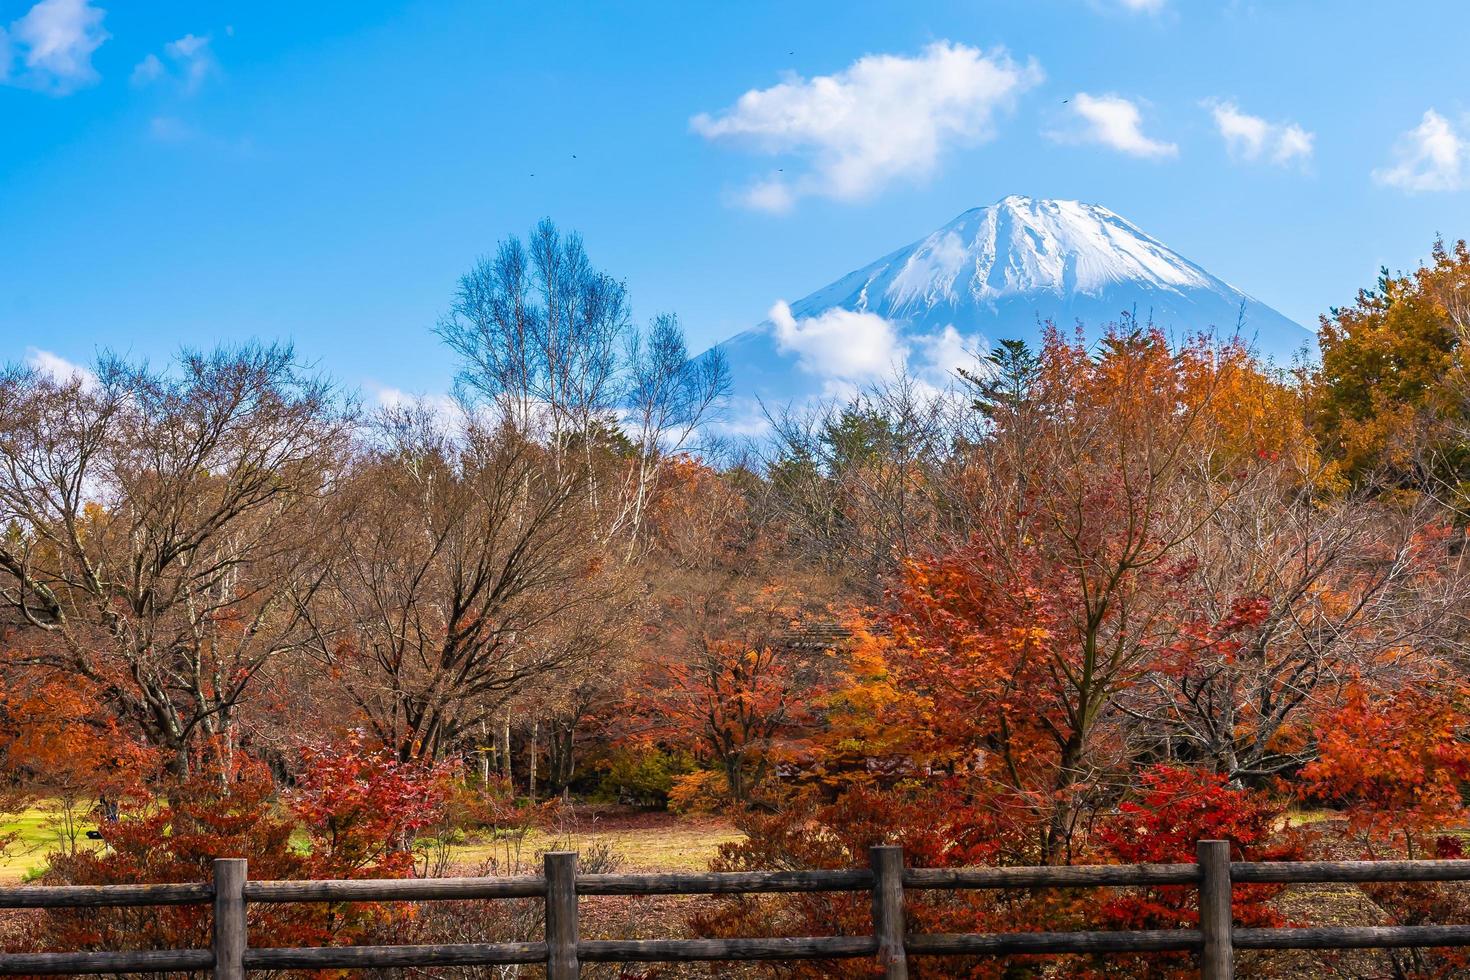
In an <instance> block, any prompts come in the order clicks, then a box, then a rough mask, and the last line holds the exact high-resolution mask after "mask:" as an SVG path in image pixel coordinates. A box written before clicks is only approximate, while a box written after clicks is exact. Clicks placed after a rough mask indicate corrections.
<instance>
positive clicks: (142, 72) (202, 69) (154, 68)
mask: <svg viewBox="0 0 1470 980" xmlns="http://www.w3.org/2000/svg"><path fill="white" fill-rule="evenodd" d="M209 40H210V39H209V35H207V34H206V35H205V36H203V37H200V36H199V35H197V34H185V35H184V36H183V37H181V38H179V39H178V40H176V41H170V42H168V43H167V44H165V45H164V46H163V53H164V56H165V57H166V58H167V63H165V61H164V59H163V58H159V57H158V55H156V54H149V55H148V56H147V57H145V58H144V59H143V60H142V61H140V62H138V64H137V66H136V67H134V68H133V77H132V81H133V84H135V85H147V84H149V83H150V82H155V81H157V80H159V79H160V78H164V77H169V78H172V79H174V80H175V81H177V82H178V84H179V86H180V87H182V88H183V90H184V91H185V92H186V93H190V94H192V93H194V92H196V91H198V90H199V86H201V85H203V84H204V82H205V80H206V79H208V78H209V76H210V75H213V74H214V73H215V72H216V71H217V70H218V68H219V62H217V61H216V60H215V57H214V49H213V48H211V47H210V44H209Z"/></svg>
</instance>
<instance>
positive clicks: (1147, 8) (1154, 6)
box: [1118, 0, 1168, 14]
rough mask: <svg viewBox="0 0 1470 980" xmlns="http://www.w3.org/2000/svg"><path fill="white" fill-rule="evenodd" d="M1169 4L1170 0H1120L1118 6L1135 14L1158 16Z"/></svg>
mask: <svg viewBox="0 0 1470 980" xmlns="http://www.w3.org/2000/svg"><path fill="white" fill-rule="evenodd" d="M1167 4H1168V0H1118V6H1120V7H1122V8H1123V9H1124V10H1127V11H1129V12H1130V13H1135V14H1156V13H1158V12H1159V11H1161V10H1163V9H1164V7H1165V6H1166V5H1167Z"/></svg>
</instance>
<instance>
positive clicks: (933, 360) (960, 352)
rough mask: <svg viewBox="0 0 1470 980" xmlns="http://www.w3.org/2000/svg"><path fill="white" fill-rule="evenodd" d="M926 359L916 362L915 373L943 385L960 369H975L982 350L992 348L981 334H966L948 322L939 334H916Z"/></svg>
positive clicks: (921, 351) (939, 385)
mask: <svg viewBox="0 0 1470 980" xmlns="http://www.w3.org/2000/svg"><path fill="white" fill-rule="evenodd" d="M914 339H915V341H916V342H917V343H918V345H919V350H920V353H921V354H922V355H923V357H922V360H920V361H919V362H918V363H916V364H914V365H912V368H913V370H914V373H916V374H917V375H918V376H919V377H921V378H922V379H924V380H925V381H928V382H929V383H931V384H933V385H934V386H936V387H939V388H943V387H945V386H946V385H948V384H949V383H950V382H952V381H954V379H955V372H956V371H958V370H959V369H960V368H973V367H974V366H975V361H976V357H977V356H978V354H979V352H982V351H986V350H989V349H990V345H989V344H987V343H986V342H985V338H984V337H982V336H980V335H979V334H962V333H960V332H959V331H958V330H956V329H955V328H954V324H952V323H951V324H948V325H947V326H945V328H944V329H943V330H940V331H938V332H937V333H931V334H927V335H924V336H921V337H915V338H914Z"/></svg>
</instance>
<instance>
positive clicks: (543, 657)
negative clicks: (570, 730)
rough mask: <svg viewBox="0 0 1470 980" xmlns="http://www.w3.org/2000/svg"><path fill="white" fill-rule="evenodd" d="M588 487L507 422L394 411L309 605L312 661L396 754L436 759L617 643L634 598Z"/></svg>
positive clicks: (345, 504)
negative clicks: (613, 637) (606, 553)
mask: <svg viewBox="0 0 1470 980" xmlns="http://www.w3.org/2000/svg"><path fill="white" fill-rule="evenodd" d="M587 487H588V480H587V476H586V474H585V473H584V472H583V471H582V470H580V469H577V468H565V467H558V466H557V464H556V463H555V461H554V460H553V459H552V454H551V453H550V452H549V451H548V449H547V448H546V447H545V446H543V445H541V444H539V443H537V442H535V441H533V440H530V439H527V438H526V437H525V436H524V435H523V434H522V433H520V432H517V431H516V430H515V429H514V428H512V427H511V426H509V425H507V424H504V423H499V424H492V425H481V424H479V423H477V422H474V421H473V420H471V422H470V423H469V424H468V426H467V429H466V431H465V432H464V433H462V434H456V435H449V434H445V433H444V432H443V431H442V430H441V429H440V428H438V427H437V426H436V425H435V423H434V420H433V419H432V418H430V417H429V416H428V415H427V414H426V413H424V412H422V411H409V412H397V413H389V414H388V415H387V416H386V417H385V419H384V425H383V427H382V433H381V439H380V441H379V443H378V444H376V445H368V446H365V447H363V448H362V449H360V451H359V453H358V455H357V458H356V459H355V460H354V462H353V465H352V467H351V470H350V472H349V473H348V474H347V476H346V477H345V479H344V481H343V485H342V487H341V490H340V491H339V495H338V496H339V500H338V501H337V506H336V507H335V508H334V513H335V515H336V516H335V521H334V524H333V526H332V533H333V536H334V537H335V538H336V539H337V540H338V541H340V543H341V548H340V551H339V553H338V554H337V555H336V556H335V559H334V560H333V561H332V562H331V565H330V570H329V571H328V573H327V581H326V587H325V589H323V590H322V592H321V594H320V595H319V596H313V597H311V599H312V601H303V602H302V604H301V610H302V615H303V616H306V617H307V618H309V619H310V621H311V623H312V625H313V627H314V630H315V636H316V639H315V642H314V644H313V649H314V651H315V653H316V655H317V656H318V657H319V658H320V659H321V661H322V662H323V663H324V665H325V666H326V667H327V668H328V669H329V670H331V671H332V673H333V676H334V677H336V678H338V679H339V681H340V684H341V686H342V690H343V691H344V692H345V693H346V695H347V696H348V697H349V698H350V699H351V701H352V703H353V704H354V706H355V707H356V709H357V710H358V711H359V712H360V713H361V715H362V716H363V717H364V718H365V719H366V720H367V723H368V725H369V726H370V727H371V729H372V731H373V732H374V734H375V735H376V737H377V738H378V739H380V740H381V741H382V743H383V744H384V745H385V746H388V747H390V748H391V749H392V750H393V751H394V752H396V753H397V754H398V756H399V757H400V758H403V759H411V758H439V757H442V756H444V755H446V754H448V753H451V752H454V751H456V750H458V749H459V748H460V741H461V739H462V738H463V737H465V736H467V735H468V734H469V733H470V732H472V731H478V730H479V729H480V728H481V727H482V726H488V725H489V724H490V723H491V722H492V721H494V720H495V719H496V716H497V715H499V714H501V713H503V710H504V706H505V704H506V702H507V700H508V699H509V698H510V697H511V696H512V695H514V694H516V693H517V692H518V691H520V690H521V689H522V688H524V686H525V685H526V684H527V683H528V682H530V681H531V680H533V679H537V678H542V677H544V675H546V674H547V673H548V672H552V671H556V670H559V669H561V668H563V667H565V666H567V665H568V664H570V663H572V662H573V661H575V660H576V659H577V658H578V656H579V655H581V654H583V653H585V652H586V651H588V650H591V649H600V648H601V647H602V646H603V645H604V644H605V643H606V642H607V635H606V633H607V631H608V630H609V629H612V628H614V627H615V626H616V624H617V623H619V622H620V621H621V615H620V610H621V609H622V608H623V607H624V606H625V605H626V602H627V599H626V590H625V589H624V587H623V584H622V582H621V580H620V578H619V575H618V574H617V569H616V568H615V567H612V566H610V565H609V563H607V562H605V561H604V560H603V559H602V556H601V555H600V553H599V550H598V549H597V547H596V546H595V542H596V535H595V534H594V533H593V523H592V516H591V512H590V509H589V507H588V502H587Z"/></svg>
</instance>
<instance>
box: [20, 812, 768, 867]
mask: <svg viewBox="0 0 1470 980" xmlns="http://www.w3.org/2000/svg"><path fill="white" fill-rule="evenodd" d="M52 820H53V814H52V812H51V811H50V810H49V809H48V808H47V807H45V806H44V805H43V806H37V807H34V808H32V809H29V810H26V811H25V812H23V813H20V814H15V815H12V816H10V817H9V818H7V819H5V820H3V821H0V836H3V835H9V834H12V833H14V834H18V837H17V839H16V840H15V842H14V843H12V844H11V846H10V848H9V849H8V850H7V851H6V852H5V853H4V854H0V884H14V883H15V882H18V881H20V880H22V879H23V878H25V876H26V875H27V874H29V873H31V872H33V871H35V870H36V869H39V868H40V867H41V866H42V864H44V862H45V858H46V854H47V853H48V852H50V851H52V850H55V848H56V846H57V838H56V834H55V832H54V831H53V830H52V829H51V824H52ZM89 826H91V824H90V823H87V824H84V828H85V827H89ZM740 836H741V835H740V832H739V831H737V830H736V829H735V828H734V827H733V826H731V825H730V823H729V822H728V821H725V820H721V819H714V818H679V817H674V816H672V815H669V814H665V813H639V812H630V811H619V810H607V809H587V810H585V811H580V812H579V813H578V815H577V817H576V819H575V820H574V821H573V822H572V823H571V824H570V825H569V826H568V827H567V828H565V829H560V830H555V831H553V830H549V829H542V828H532V829H530V830H528V831H526V832H525V834H523V835H502V836H500V837H497V838H495V839H493V840H490V839H484V840H471V841H468V842H466V843H464V844H460V845H457V846H455V847H453V848H451V849H450V850H449V851H448V853H447V855H444V857H445V858H446V862H447V867H446V868H445V869H444V870H446V871H447V872H449V873H454V874H472V873H474V872H475V871H476V870H478V869H479V868H481V867H482V866H483V865H485V863H486V862H487V861H493V862H494V863H495V864H496V866H497V867H498V868H499V869H502V870H505V871H507V872H511V871H523V872H526V873H534V872H535V871H536V870H538V868H539V865H538V859H537V857H536V855H537V854H538V853H540V852H542V851H549V850H573V851H579V852H582V853H588V852H589V851H591V850H592V849H594V848H597V847H606V848H608V849H609V850H610V851H612V852H613V853H614V854H616V855H617V857H618V858H619V859H620V860H619V867H620V868H621V869H622V870H626V871H703V870H705V869H706V868H707V866H708V865H709V861H710V859H711V858H713V857H714V856H715V853H716V851H717V850H718V849H719V846H720V845H721V844H724V843H727V842H730V841H736V840H739V839H740ZM83 844H84V845H85V844H86V842H85V841H84V842H83ZM93 846H95V845H93Z"/></svg>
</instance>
